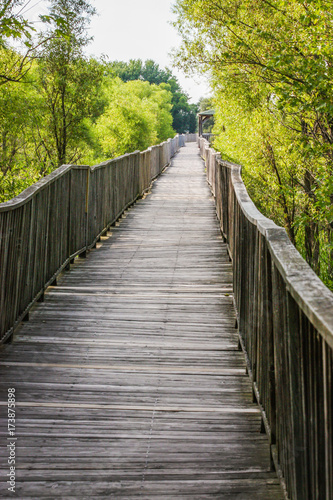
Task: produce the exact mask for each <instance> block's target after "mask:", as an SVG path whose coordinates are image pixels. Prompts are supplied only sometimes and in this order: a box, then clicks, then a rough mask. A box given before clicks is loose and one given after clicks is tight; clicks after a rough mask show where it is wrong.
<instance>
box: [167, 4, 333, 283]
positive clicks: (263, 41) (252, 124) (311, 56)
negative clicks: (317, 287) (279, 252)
mask: <svg viewBox="0 0 333 500" xmlns="http://www.w3.org/2000/svg"><path fill="white" fill-rule="evenodd" d="M174 9H175V12H176V13H177V21H176V23H175V25H176V27H177V28H178V30H179V32H180V34H181V36H182V38H183V41H184V43H183V46H182V48H181V50H180V51H179V53H178V54H176V60H177V61H178V64H179V66H181V67H183V68H185V69H187V70H188V71H193V70H199V71H203V72H208V73H209V75H210V77H211V82H212V86H213V88H214V101H215V107H216V115H215V129H214V133H215V134H217V137H216V139H215V147H216V149H217V150H220V151H221V152H222V156H223V157H224V158H226V159H229V160H231V161H234V162H237V163H240V164H242V165H243V166H244V170H243V177H244V180H245V182H246V184H247V187H248V190H249V192H250V195H251V197H252V198H253V200H254V201H255V203H256V205H257V206H258V207H259V208H260V210H261V211H262V212H263V213H264V214H266V215H267V216H268V217H270V218H273V219H274V220H275V221H276V222H277V223H278V224H279V225H284V227H285V228H286V230H287V232H288V235H289V238H290V240H291V241H292V242H293V243H294V244H295V245H296V247H297V248H298V249H299V251H300V252H301V253H302V254H303V256H304V257H305V258H306V260H307V262H308V263H309V264H310V265H311V266H312V268H313V269H314V270H315V272H316V273H317V274H318V275H319V276H320V277H321V278H322V279H323V281H324V282H325V283H326V284H327V285H328V286H329V287H331V288H333V176H332V174H333V147H332V145H333V45H332V37H333V11H332V2H331V1H326V0H313V1H311V2H303V1H300V0H288V1H285V0H272V1H270V2H268V1H266V0H260V1H258V0H244V1H242V2H238V1H236V0H223V1H222V0H217V1H215V2H203V1H201V0H178V1H177V2H176V5H175V7H174Z"/></svg>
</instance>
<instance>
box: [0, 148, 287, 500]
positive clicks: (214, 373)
mask: <svg viewBox="0 0 333 500" xmlns="http://www.w3.org/2000/svg"><path fill="white" fill-rule="evenodd" d="M109 236H110V237H109V238H103V242H102V245H98V248H97V249H96V250H94V251H92V252H91V253H90V254H89V256H88V258H87V259H77V260H76V261H75V264H74V266H73V267H72V269H71V271H70V272H66V273H64V274H63V275H62V276H61V278H60V279H59V280H58V286H57V287H53V288H50V289H49V291H48V293H47V294H46V296H45V302H44V303H42V304H38V305H37V306H36V307H35V308H34V310H33V311H32V312H31V314H30V321H29V322H28V323H24V324H23V325H22V327H21V328H20V329H19V330H18V331H17V334H16V337H15V341H14V343H13V344H10V345H6V346H5V347H4V348H3V350H2V351H1V357H0V365H1V366H0V368H1V373H2V374H1V428H0V431H1V436H2V437H1V441H2V442H6V441H7V436H8V432H7V417H6V413H7V406H6V404H7V403H6V401H7V391H8V388H10V387H14V388H15V389H16V400H17V407H16V411H17V415H16V436H17V441H16V467H17V470H16V494H15V495H13V494H12V493H10V492H8V491H7V487H8V484H7V483H6V481H7V477H6V474H7V473H8V465H7V460H8V450H7V449H6V447H5V446H2V447H1V483H0V487H1V491H0V496H1V498H7V496H8V498H13V496H16V497H17V498H20V499H27V498H31V499H36V498H68V499H69V498H73V499H77V498H87V499H88V498H110V499H118V498H128V499H136V498H138V499H139V498H140V499H145V498H146V499H156V500H158V499H161V498H163V499H170V500H171V499H180V498H184V499H186V498H191V499H197V500H199V499H200V500H204V499H206V498H207V499H208V498H215V499H236V498H237V499H238V500H239V499H244V500H249V499H265V500H268V499H281V498H282V494H281V489H280V485H279V481H278V479H277V477H276V475H275V473H274V472H270V458H269V445H268V441H267V438H266V436H265V435H264V434H260V412H259V409H258V408H257V406H256V405H255V404H254V403H253V402H252V392H251V386H250V382H249V379H248V377H247V375H246V373H245V361H244V359H243V354H242V353H241V352H240V351H238V350H237V340H238V339H237V331H236V330H235V313H234V309H233V300H232V270H231V265H230V263H229V260H228V257H227V252H226V248H225V246H224V244H223V243H222V239H221V234H220V231H219V227H218V223H217V220H216V217H215V209H214V203H213V200H212V198H211V195H210V192H209V188H208V186H207V183H206V180H205V175H204V168H203V162H202V161H201V159H200V157H199V156H198V151H197V147H196V144H187V145H186V147H185V148H182V149H181V151H180V153H179V154H178V155H177V156H176V157H175V158H174V160H173V163H172V166H171V167H169V168H168V169H167V170H166V172H165V173H164V174H163V175H162V176H161V177H160V178H159V179H158V180H157V181H156V183H155V184H154V186H153V189H152V192H151V193H150V194H149V195H148V196H147V197H146V198H145V199H144V200H140V201H139V202H138V203H137V204H136V205H135V206H134V207H133V208H132V209H130V210H129V211H128V212H127V213H126V216H125V217H123V218H122V220H121V222H120V224H118V225H117V227H115V228H114V229H113V231H112V234H111V233H109Z"/></svg>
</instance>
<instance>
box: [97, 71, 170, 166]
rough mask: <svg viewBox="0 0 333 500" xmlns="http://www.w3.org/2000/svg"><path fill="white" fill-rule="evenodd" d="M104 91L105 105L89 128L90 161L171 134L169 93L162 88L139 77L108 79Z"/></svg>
mask: <svg viewBox="0 0 333 500" xmlns="http://www.w3.org/2000/svg"><path fill="white" fill-rule="evenodd" d="M104 93H105V96H106V98H107V100H108V106H107V108H106V110H105V112H104V113H103V114H102V115H101V116H100V118H99V119H98V120H97V122H96V125H95V126H94V127H93V133H94V136H95V156H93V161H96V160H105V159H106V157H108V158H114V157H116V156H119V155H122V154H124V153H129V152H132V151H135V150H144V149H146V148H147V147H149V146H151V145H153V144H158V143H160V142H163V141H164V140H166V139H168V138H169V137H173V136H174V130H173V129H172V125H171V124H172V116H171V114H170V109H171V94H170V92H168V91H167V90H166V89H163V88H162V87H161V86H158V85H154V84H153V85H150V84H149V83H148V82H143V81H139V80H136V81H129V82H127V83H124V82H123V81H121V80H120V79H119V78H109V79H108V80H106V82H105V89H104Z"/></svg>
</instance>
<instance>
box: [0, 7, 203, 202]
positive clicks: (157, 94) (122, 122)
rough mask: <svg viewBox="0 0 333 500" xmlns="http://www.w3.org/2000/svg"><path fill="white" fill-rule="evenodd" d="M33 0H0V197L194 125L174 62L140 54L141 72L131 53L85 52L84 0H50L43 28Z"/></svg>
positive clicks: (86, 11) (86, 15)
mask: <svg viewBox="0 0 333 500" xmlns="http://www.w3.org/2000/svg"><path fill="white" fill-rule="evenodd" d="M27 3H28V2H24V1H21V0H0V201H5V200H7V199H10V198H12V197H13V196H15V195H17V194H18V193H19V192H20V191H22V190H23V189H25V188H26V187H27V186H29V185H30V184H32V183H33V182H35V181H37V180H38V179H40V178H41V177H42V176H44V175H46V174H48V173H49V172H51V171H52V170H54V169H55V168H57V167H58V166H60V165H61V164H66V163H81V164H85V163H88V164H94V163H98V162H99V161H104V160H106V159H107V158H112V157H115V156H119V155H121V154H124V153H126V152H131V151H134V150H136V149H140V150H143V149H145V148H147V147H148V146H150V145H152V144H158V143H160V142H162V141H164V140H166V139H168V138H169V137H173V136H174V135H175V133H176V132H186V131H187V130H190V128H191V127H192V128H193V123H192V122H193V116H195V112H196V108H195V109H194V108H193V106H190V105H189V104H188V97H187V95H186V94H185V93H184V92H182V90H181V88H180V87H179V84H178V82H177V80H176V78H175V77H173V75H172V74H171V72H170V71H169V70H168V69H165V70H163V69H160V68H159V67H158V65H156V64H155V63H154V62H153V61H147V62H146V63H145V64H144V65H143V64H142V63H141V61H140V62H138V61H136V62H135V64H136V66H140V68H141V69H142V68H144V69H145V70H146V74H145V75H144V76H143V75H142V74H141V70H140V71H139V72H138V73H136V74H134V73H133V72H131V71H130V69H131V65H132V62H131V63H128V64H126V63H118V62H117V63H107V62H105V61H98V60H96V59H94V58H87V57H86V56H85V55H84V50H85V47H86V46H87V44H88V43H89V41H90V39H89V37H88V35H87V33H88V30H87V27H88V25H89V22H90V19H91V17H92V16H93V15H94V14H95V10H94V9H93V8H92V7H91V5H90V4H89V3H88V1H86V0H51V2H50V4H51V8H50V12H49V15H47V16H43V17H42V21H43V26H44V27H43V29H42V32H41V33H36V32H35V30H34V28H33V25H31V24H29V22H28V21H26V20H25V19H24V7H25V5H27ZM22 9H23V10H22ZM15 39H16V43H15V47H14V45H13V41H14V40H15ZM17 41H20V42H21V44H20V46H18V45H17ZM13 47H14V48H13ZM120 65H122V67H123V68H125V67H127V68H128V77H127V78H124V73H122V72H120V71H119V68H120ZM116 68H118V70H116ZM148 70H150V74H148V73H149V72H148ZM191 120H192V122H191ZM194 126H195V125H194Z"/></svg>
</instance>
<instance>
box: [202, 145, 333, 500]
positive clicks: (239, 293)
mask: <svg viewBox="0 0 333 500" xmlns="http://www.w3.org/2000/svg"><path fill="white" fill-rule="evenodd" d="M198 145H199V147H200V153H201V156H202V157H203V158H204V160H205V162H206V168H207V178H208V182H209V184H210V185H211V189H212V192H213V194H214V197H215V201H216V211H217V215H218V218H219V220H220V225H221V231H222V234H223V236H224V238H225V240H226V241H227V243H228V249H229V253H230V258H231V259H232V262H233V270H234V297H235V306H236V309H237V316H238V327H239V334H240V345H241V347H242V348H243V350H244V351H245V353H246V359H247V364H248V371H249V374H250V377H251V379H252V383H253V391H254V396H255V398H256V399H257V401H258V403H259V405H260V408H261V410H262V416H263V426H262V429H263V430H265V431H266V432H267V434H268V437H269V439H270V444H271V451H272V459H273V461H274V464H275V467H276V468H277V470H278V471H279V472H280V474H281V475H282V476H283V479H282V483H283V484H284V485H285V491H286V497H287V496H289V497H290V498H291V499H293V500H294V499H297V500H308V499H309V500H310V499H313V500H314V499H327V500H328V499H332V498H333V428H332V426H333V423H332V422H333V420H332V416H333V409H332V406H333V394H332V392H333V391H332V389H333V387H332V379H333V376H332V375H333V294H332V293H331V292H330V290H328V288H326V286H325V285H324V284H323V283H322V282H321V281H320V279H319V278H318V277H317V276H316V274H315V273H314V272H313V271H312V269H311V268H310V267H309V266H308V264H307V263H306V262H305V261H304V260H303V258H302V257H301V255H300V254H299V253H298V251H297V250H296V249H295V247H294V246H293V245H292V244H291V242H290V240H289V239H288V236H287V234H286V232H285V230H284V229H283V228H281V227H278V226H276V224H274V222H273V221H271V220H269V219H267V218H266V217H264V216H263V215H262V214H261V213H260V212H259V211H258V210H257V208H256V207H255V205H254V204H253V202H252V200H251V199H250V197H249V195H248V193H247V191H246V188H245V185H244V184H243V181H242V178H241V167H240V166H239V165H234V164H231V163H229V162H226V161H222V160H221V157H220V155H219V154H218V153H217V152H215V151H214V150H213V149H212V148H210V147H209V144H208V142H207V141H206V140H205V139H203V138H199V139H198Z"/></svg>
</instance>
